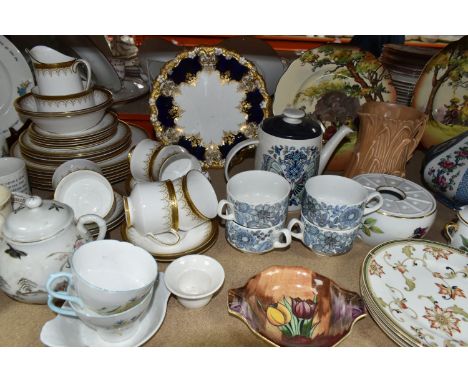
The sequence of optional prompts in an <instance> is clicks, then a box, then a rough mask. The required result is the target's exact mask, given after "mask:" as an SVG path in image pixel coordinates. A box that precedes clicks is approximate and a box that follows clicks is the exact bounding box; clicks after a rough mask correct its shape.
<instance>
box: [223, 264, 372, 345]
mask: <svg viewBox="0 0 468 382" xmlns="http://www.w3.org/2000/svg"><path fill="white" fill-rule="evenodd" d="M228 311H229V313H230V314H232V315H234V316H236V317H238V318H240V319H241V320H242V321H244V322H245V323H246V324H247V325H248V326H249V328H250V329H251V330H252V331H253V332H254V333H255V334H256V335H258V336H259V337H261V338H262V339H264V340H265V341H267V342H268V343H270V344H272V345H276V346H334V345H337V344H338V343H340V342H341V341H342V340H343V339H344V338H346V337H347V336H348V334H349V333H350V331H351V329H352V327H353V325H354V324H355V322H356V321H358V320H359V319H361V318H363V317H365V315H366V309H365V306H364V301H363V300H362V298H361V296H359V295H358V294H357V293H355V292H350V291H348V290H345V289H342V288H340V287H339V286H338V285H337V284H336V283H335V282H334V281H333V280H330V279H328V278H327V277H324V276H322V275H319V274H318V273H315V272H313V271H312V270H310V269H307V268H304V267H287V266H273V267H270V268H267V269H265V270H264V271H263V272H261V273H259V274H257V275H255V276H254V277H252V278H251V279H250V280H249V281H248V282H247V284H246V285H245V286H243V287H241V288H236V289H230V290H229V292H228Z"/></svg>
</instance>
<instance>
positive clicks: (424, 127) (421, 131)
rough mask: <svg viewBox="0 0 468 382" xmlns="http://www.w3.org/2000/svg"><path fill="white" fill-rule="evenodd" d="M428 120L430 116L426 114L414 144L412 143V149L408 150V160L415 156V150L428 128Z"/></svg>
mask: <svg viewBox="0 0 468 382" xmlns="http://www.w3.org/2000/svg"><path fill="white" fill-rule="evenodd" d="M428 120H429V117H428V116H427V115H426V118H425V120H424V122H423V126H422V127H421V128H420V129H419V131H418V132H417V134H416V135H415V136H414V137H413V144H412V145H411V149H410V150H409V151H408V156H407V158H406V161H409V160H410V159H411V158H412V157H413V154H414V151H415V150H416V148H417V147H418V145H419V142H420V141H421V138H422V136H423V134H424V131H425V130H426V125H427V121H428Z"/></svg>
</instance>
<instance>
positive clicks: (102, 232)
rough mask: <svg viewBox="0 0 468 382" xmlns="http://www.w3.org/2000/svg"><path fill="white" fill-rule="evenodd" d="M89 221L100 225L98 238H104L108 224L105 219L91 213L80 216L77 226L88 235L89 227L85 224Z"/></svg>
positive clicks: (82, 233)
mask: <svg viewBox="0 0 468 382" xmlns="http://www.w3.org/2000/svg"><path fill="white" fill-rule="evenodd" d="M89 223H96V224H97V226H98V227H99V233H98V236H97V238H96V240H102V239H104V238H105V236H106V232H107V225H106V222H105V220H104V219H103V218H101V217H100V216H98V215H92V214H89V215H83V216H80V218H79V219H78V222H77V223H76V228H77V229H78V232H79V233H80V234H81V235H83V236H87V235H88V234H89V232H88V229H87V228H86V227H85V224H89Z"/></svg>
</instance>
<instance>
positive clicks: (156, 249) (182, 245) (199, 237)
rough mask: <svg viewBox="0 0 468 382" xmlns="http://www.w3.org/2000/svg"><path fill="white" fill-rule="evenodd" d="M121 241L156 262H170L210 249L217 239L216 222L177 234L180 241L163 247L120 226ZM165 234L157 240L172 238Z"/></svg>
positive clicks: (130, 229) (209, 222) (208, 222)
mask: <svg viewBox="0 0 468 382" xmlns="http://www.w3.org/2000/svg"><path fill="white" fill-rule="evenodd" d="M121 233H122V239H123V240H125V241H128V242H130V243H132V244H134V245H136V246H138V247H141V248H143V249H145V250H147V251H148V252H149V253H151V254H152V255H153V256H154V257H155V258H156V259H157V260H158V261H172V260H174V259H176V258H178V257H180V256H184V255H188V254H192V253H202V252H204V251H206V250H207V249H208V248H210V247H211V246H212V245H213V244H214V243H215V242H216V239H217V238H218V222H217V220H210V221H207V222H206V223H203V224H201V225H199V226H198V227H195V228H193V229H192V230H190V231H187V232H181V231H179V233H180V234H181V235H182V238H181V240H180V241H179V243H178V244H176V245H170V246H169V245H163V244H158V243H156V242H154V241H153V240H151V239H149V238H148V237H146V236H144V235H142V234H141V233H140V232H138V231H137V230H136V229H135V228H133V227H130V228H128V227H127V225H126V224H122V226H121ZM165 235H167V234H164V233H163V234H160V235H158V238H160V239H161V240H166V241H170V240H171V239H172V236H169V237H165Z"/></svg>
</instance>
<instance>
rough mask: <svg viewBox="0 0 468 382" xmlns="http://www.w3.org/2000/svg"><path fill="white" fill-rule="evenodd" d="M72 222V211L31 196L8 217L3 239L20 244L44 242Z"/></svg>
mask: <svg viewBox="0 0 468 382" xmlns="http://www.w3.org/2000/svg"><path fill="white" fill-rule="evenodd" d="M72 221H73V210H72V209H71V208H70V207H69V206H67V205H66V204H63V203H60V202H57V201H56V200H42V198H40V197H39V196H32V197H31V198H28V199H26V200H25V202H24V204H23V205H21V206H19V207H17V208H16V209H15V210H13V212H12V213H11V214H10V215H8V217H7V218H6V220H5V224H4V225H3V235H4V237H5V239H7V240H12V241H16V242H21V243H31V242H35V241H40V240H45V239H48V238H50V237H52V236H54V235H56V234H57V233H58V232H60V231H62V230H63V229H65V228H67V227H68V226H69V225H70V223H71V222H72Z"/></svg>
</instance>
